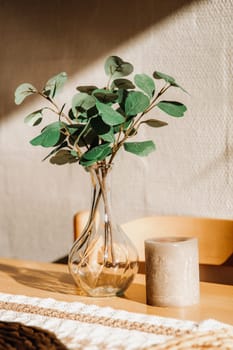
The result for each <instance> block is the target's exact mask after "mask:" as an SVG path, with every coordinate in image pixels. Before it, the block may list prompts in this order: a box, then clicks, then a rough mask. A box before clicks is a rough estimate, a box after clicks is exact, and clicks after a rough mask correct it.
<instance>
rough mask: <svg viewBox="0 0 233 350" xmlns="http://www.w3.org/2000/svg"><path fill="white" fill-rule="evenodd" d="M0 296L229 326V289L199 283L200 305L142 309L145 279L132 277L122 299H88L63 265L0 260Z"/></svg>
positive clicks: (232, 298)
mask: <svg viewBox="0 0 233 350" xmlns="http://www.w3.org/2000/svg"><path fill="white" fill-rule="evenodd" d="M0 292H1V293H10V294H21V295H26V296H31V297H41V298H54V299H56V300H62V301H68V302H72V301H80V302H83V303H86V304H95V305H99V306H110V307H112V308H115V309H122V310H127V311H131V312H139V313H146V314H154V315H157V316H165V317H174V318H179V319H183V320H185V319H188V320H193V321H202V320H204V319H208V318H214V319H216V320H218V321H221V322H225V323H228V324H232V325H233V286H227V285H220V284H211V283H204V282H201V301H200V304H198V305H195V306H191V307H184V308H159V307H152V306H148V305H146V296H145V279H144V276H143V275H138V276H136V279H135V281H134V283H133V284H132V285H131V286H130V287H129V289H128V290H127V291H126V293H125V296H124V297H107V298H92V297H87V296H85V295H84V294H83V293H82V292H81V291H80V290H79V289H78V288H77V287H76V286H75V284H74V282H73V280H72V277H71V276H70V274H69V272H68V268H67V266H66V265H60V264H49V263H39V262H33V261H22V260H13V259H5V258H4V259H3V258H2V259H0Z"/></svg>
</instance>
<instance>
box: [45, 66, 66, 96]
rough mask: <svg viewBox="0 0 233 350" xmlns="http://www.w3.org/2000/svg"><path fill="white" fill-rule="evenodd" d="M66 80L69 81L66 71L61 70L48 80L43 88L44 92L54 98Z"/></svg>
mask: <svg viewBox="0 0 233 350" xmlns="http://www.w3.org/2000/svg"><path fill="white" fill-rule="evenodd" d="M66 81H67V74H66V72H61V73H59V74H57V75H55V76H54V77H52V78H50V79H49V80H48V81H47V83H46V85H45V87H44V89H43V93H44V94H45V95H46V96H48V97H51V98H53V97H54V96H55V95H56V93H57V92H58V91H59V90H60V89H61V88H62V87H63V85H64V84H65V82H66Z"/></svg>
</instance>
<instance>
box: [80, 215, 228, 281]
mask: <svg viewBox="0 0 233 350" xmlns="http://www.w3.org/2000/svg"><path fill="white" fill-rule="evenodd" d="M87 218H88V212H87V211H83V212H79V213H77V214H76V215H75V217H74V239H76V238H77V237H78V236H79V234H80V232H81V231H82V229H83V227H84V224H85V222H86V221H87ZM122 228H123V230H124V232H125V233H126V234H127V235H128V236H129V238H130V239H131V240H132V241H133V243H134V245H135V246H136V248H137V250H138V253H139V261H141V262H144V261H145V253H144V241H145V239H147V238H151V237H161V236H162V237H171V236H185V237H192V236H194V237H197V238H198V245H199V263H200V264H201V265H206V266H209V265H211V266H213V267H212V270H211V271H209V272H208V274H209V275H212V277H211V278H212V279H213V280H214V281H215V280H216V278H217V277H221V276H217V275H218V272H216V273H213V271H215V270H216V268H215V267H217V266H220V265H224V264H225V265H227V263H228V265H233V262H232V260H233V259H232V257H233V220H227V219H212V218H199V217H198V218H197V217H188V216H150V217H144V218H140V219H136V220H133V221H130V222H128V223H125V224H123V225H122ZM214 266H215V267H214ZM226 269H227V267H226V268H225V270H226ZM205 270H206V269H205ZM209 270H210V269H209ZM216 271H217V270H216ZM222 271H223V270H222ZM222 273H223V274H225V275H226V274H227V275H230V277H229V278H227V281H228V282H227V283H229V279H230V284H231V281H232V284H233V267H232V266H231V270H230V271H228V270H227V271H225V272H224V271H223V272H222ZM202 275H203V276H204V277H203V278H204V279H206V280H208V276H205V275H206V273H205V271H204V272H203V273H202ZM223 277H224V276H223ZM218 280H221V278H218ZM222 280H223V281H224V278H222ZM222 283H223V282H222Z"/></svg>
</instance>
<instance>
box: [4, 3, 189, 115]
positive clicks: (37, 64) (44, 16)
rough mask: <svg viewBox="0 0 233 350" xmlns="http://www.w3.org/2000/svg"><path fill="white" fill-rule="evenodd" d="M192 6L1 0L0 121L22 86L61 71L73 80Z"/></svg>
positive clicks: (38, 84)
mask: <svg viewBox="0 0 233 350" xmlns="http://www.w3.org/2000/svg"><path fill="white" fill-rule="evenodd" d="M190 3H191V1H187V0H164V1H162V2H161V1H155V0H146V1H141V0H134V1H130V0H128V1H127V0H118V1H109V0H92V1H81V0H69V1H66V0H53V1H47V2H45V1H41V0H34V1H31V0H22V1H7V0H0V26H1V28H0V30H1V41H0V67H1V82H2V83H1V84H0V96H1V104H0V120H1V119H3V118H6V117H7V116H8V114H9V113H10V112H11V111H12V110H13V109H14V108H15V105H14V101H13V93H14V90H15V88H16V87H17V86H18V85H19V84H21V83H22V82H32V81H33V84H35V85H36V86H38V87H39V86H40V84H41V82H44V81H46V80H47V79H48V77H50V76H52V75H54V74H57V73H58V72H59V71H62V70H65V71H66V72H67V73H68V75H69V76H71V75H72V74H73V73H77V72H78V71H79V70H81V69H83V68H84V67H85V66H87V65H88V64H90V63H92V62H93V61H95V60H96V59H97V58H99V57H100V56H101V55H104V54H105V53H106V52H108V53H109V52H111V51H114V48H115V47H117V46H119V45H121V44H123V43H124V42H125V41H127V40H128V39H130V38H132V37H134V36H136V35H137V34H139V33H140V32H142V31H144V30H145V29H147V28H148V27H150V26H151V25H154V24H156V23H158V22H159V21H161V20H163V19H164V18H165V17H167V16H169V15H170V14H171V13H173V12H174V11H177V10H179V9H180V8H181V7H182V6H184V5H185V4H190ZM113 54H114V53H113Z"/></svg>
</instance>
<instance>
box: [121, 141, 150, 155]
mask: <svg viewBox="0 0 233 350" xmlns="http://www.w3.org/2000/svg"><path fill="white" fill-rule="evenodd" d="M124 149H125V151H127V152H130V153H134V154H136V155H137V156H141V157H145V156H147V155H148V154H149V153H151V152H153V151H154V150H155V144H154V142H153V141H151V140H150V141H142V142H125V143H124Z"/></svg>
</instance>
